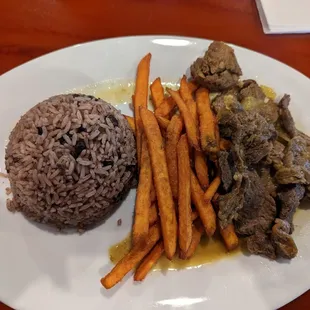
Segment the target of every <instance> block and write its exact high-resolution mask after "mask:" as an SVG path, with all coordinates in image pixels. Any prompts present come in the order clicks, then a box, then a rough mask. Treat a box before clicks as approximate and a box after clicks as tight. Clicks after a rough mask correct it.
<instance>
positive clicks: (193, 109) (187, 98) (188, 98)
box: [180, 75, 198, 124]
mask: <svg viewBox="0 0 310 310" xmlns="http://www.w3.org/2000/svg"><path fill="white" fill-rule="evenodd" d="M180 94H181V97H182V99H183V101H184V102H185V103H186V105H187V106H188V109H189V112H190V113H191V114H192V116H193V118H194V121H195V123H196V124H198V117H197V104H196V102H195V100H194V98H193V96H192V92H191V90H190V88H189V86H188V83H187V81H186V76H185V75H183V77H182V79H181V82H180Z"/></svg>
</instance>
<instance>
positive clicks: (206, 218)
mask: <svg viewBox="0 0 310 310" xmlns="http://www.w3.org/2000/svg"><path fill="white" fill-rule="evenodd" d="M191 197H192V201H193V203H194V205H195V207H196V210H197V212H198V214H199V217H200V219H201V222H202V224H203V226H204V228H205V231H206V233H207V235H208V236H209V237H211V236H213V234H214V232H215V229H216V215H215V212H214V210H213V207H212V204H211V202H209V203H207V202H206V201H205V200H204V192H203V190H202V189H201V187H200V185H199V182H198V180H197V178H196V176H195V174H194V172H193V171H191Z"/></svg>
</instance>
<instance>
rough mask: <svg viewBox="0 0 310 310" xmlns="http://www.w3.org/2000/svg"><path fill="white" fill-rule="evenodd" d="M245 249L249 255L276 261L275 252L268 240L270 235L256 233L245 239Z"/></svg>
mask: <svg viewBox="0 0 310 310" xmlns="http://www.w3.org/2000/svg"><path fill="white" fill-rule="evenodd" d="M246 247H247V249H248V251H249V252H250V253H251V254H256V255H262V256H266V257H268V258H270V259H276V258H277V256H276V250H275V248H274V244H273V243H272V241H271V240H270V235H268V234H265V233H264V232H261V231H258V232H256V233H255V234H254V235H252V236H250V237H247V238H246Z"/></svg>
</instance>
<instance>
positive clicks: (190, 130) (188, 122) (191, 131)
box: [167, 88, 200, 151]
mask: <svg viewBox="0 0 310 310" xmlns="http://www.w3.org/2000/svg"><path fill="white" fill-rule="evenodd" d="M167 90H168V92H169V94H170V95H171V97H172V98H173V99H174V101H175V102H176V104H177V106H178V108H179V110H180V112H181V115H182V118H183V120H184V124H185V128H186V133H187V139H188V141H189V143H190V144H191V145H192V146H193V147H194V148H195V149H196V150H198V151H199V150H200V146H199V141H198V129H197V126H196V123H195V120H194V118H193V116H192V114H191V113H190V112H189V109H188V107H187V106H186V104H185V102H184V101H183V99H182V98H181V96H180V94H179V92H177V91H174V90H172V89H169V88H168V89H167Z"/></svg>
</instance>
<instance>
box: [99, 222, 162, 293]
mask: <svg viewBox="0 0 310 310" xmlns="http://www.w3.org/2000/svg"><path fill="white" fill-rule="evenodd" d="M160 237H161V232H160V225H159V224H155V225H153V226H152V227H151V228H150V230H149V235H148V238H147V240H146V242H145V243H143V245H141V244H139V243H138V244H136V245H135V246H133V248H132V249H131V250H130V251H129V253H128V254H126V255H125V256H124V257H123V258H122V259H121V260H120V261H119V262H118V263H117V264H116V265H115V266H114V268H113V269H112V270H111V271H110V273H108V274H107V275H106V276H105V277H103V278H102V279H101V281H100V282H101V284H102V285H103V286H104V287H105V288H106V289H110V288H112V287H113V286H114V285H116V284H117V283H118V282H120V281H121V280H122V279H123V278H124V276H125V275H126V274H127V273H128V272H129V271H130V270H132V269H133V268H134V267H135V266H136V265H137V264H138V263H139V262H140V261H141V260H142V259H143V257H145V255H147V254H148V253H149V252H150V251H151V249H152V248H153V247H154V245H155V244H156V243H157V241H158V240H159V239H160Z"/></svg>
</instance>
